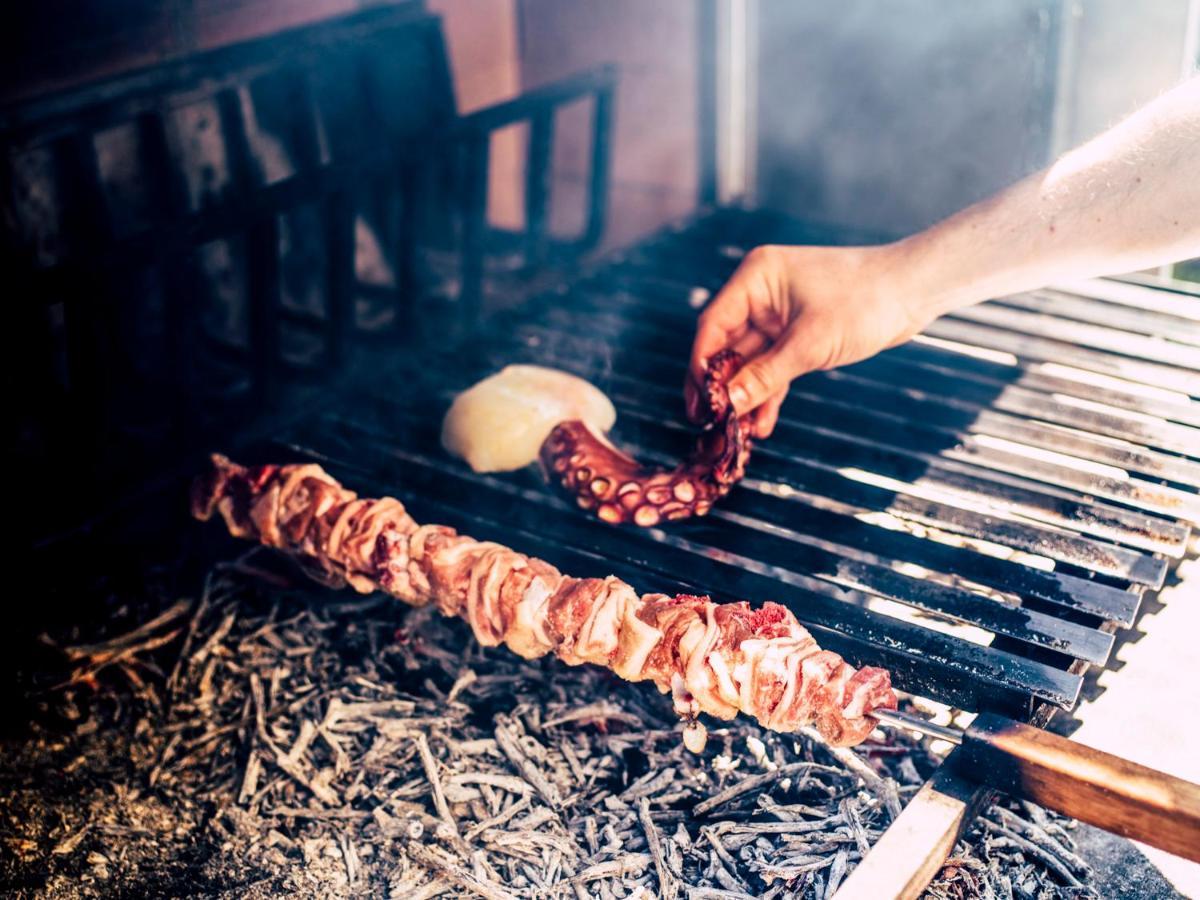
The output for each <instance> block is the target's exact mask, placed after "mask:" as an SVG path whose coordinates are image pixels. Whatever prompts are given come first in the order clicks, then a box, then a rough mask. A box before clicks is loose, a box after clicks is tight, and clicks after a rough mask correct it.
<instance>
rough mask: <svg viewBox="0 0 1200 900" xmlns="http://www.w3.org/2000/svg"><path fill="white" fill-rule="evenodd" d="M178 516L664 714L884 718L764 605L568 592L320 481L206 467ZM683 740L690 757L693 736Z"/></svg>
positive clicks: (567, 583) (562, 579)
mask: <svg viewBox="0 0 1200 900" xmlns="http://www.w3.org/2000/svg"><path fill="white" fill-rule="evenodd" d="M191 505H192V514H193V515H194V516H196V517H197V518H199V519H202V520H207V519H209V518H211V517H212V515H213V513H214V512H219V513H220V515H221V517H222V518H223V519H224V520H225V524H226V525H227V527H228V528H229V531H230V533H231V534H233V535H234V536H236V537H241V538H247V539H250V540H257V541H259V542H260V543H262V544H265V545H267V546H271V547H276V548H279V549H281V550H284V551H285V552H287V553H288V554H290V555H291V556H292V557H294V558H295V559H296V560H298V561H299V562H300V563H301V564H302V565H303V566H304V567H305V568H306V570H307V571H308V572H309V573H310V574H311V575H313V576H314V577H316V578H318V579H319V580H321V581H322V582H324V583H326V584H330V585H333V586H339V587H340V586H343V585H347V584H348V585H350V586H351V587H353V588H354V589H355V590H357V591H360V592H362V593H368V592H371V591H374V590H382V591H385V592H387V593H388V594H391V595H392V596H394V597H397V598H398V599H400V600H403V601H404V602H406V603H409V604H412V605H414V606H422V605H425V604H428V603H436V605H437V607H438V609H439V610H440V611H441V612H442V613H443V614H444V615H447V616H461V617H462V618H463V619H465V620H466V621H467V622H468V623H469V624H470V626H471V630H472V631H473V632H474V634H475V637H476V639H477V640H478V641H479V642H480V643H481V644H483V645H484V646H487V647H494V646H498V645H499V644H501V643H503V644H505V645H507V646H508V648H509V649H511V650H512V651H513V652H515V653H518V654H520V655H521V656H523V657H526V658H534V657H538V656H543V655H545V654H547V653H551V652H553V653H554V654H555V655H556V656H557V657H558V658H559V659H561V660H562V661H563V662H565V663H567V664H568V665H579V664H581V663H585V662H587V663H594V664H596V665H601V666H606V667H608V668H610V669H611V670H612V671H613V672H615V673H616V674H617V675H619V676H620V677H621V678H624V679H625V680H627V681H646V680H649V681H653V682H654V684H655V685H656V686H657V687H658V689H659V690H660V691H662V692H663V693H667V692H670V693H671V695H672V699H673V701H674V707H675V710H676V712H678V713H679V714H680V715H681V716H685V717H687V718H688V719H689V720H692V722H694V720H695V717H696V716H697V715H698V714H699V713H701V712H705V713H708V714H710V715H713V716H716V717H718V718H722V719H732V718H733V717H734V716H736V715H737V714H738V713H739V712H741V713H744V714H746V715H749V716H753V717H754V718H755V719H757V720H758V721H759V723H760V724H762V725H763V726H765V727H767V728H771V729H773V730H776V731H783V732H790V731H795V730H797V729H799V728H800V727H802V726H805V725H810V724H812V725H814V726H815V727H816V729H817V730H818V731H819V732H820V734H821V735H822V736H823V737H824V738H825V740H827V741H828V742H829V743H830V744H833V745H836V746H850V745H853V744H857V743H859V742H861V741H862V740H864V739H865V738H866V737H867V735H868V734H870V732H871V731H872V729H873V728H874V727H875V724H876V722H875V720H874V719H872V718H871V713H872V712H873V711H874V710H876V709H894V708H895V706H896V695H895V694H894V693H893V691H892V687H891V680H890V678H889V675H888V673H887V672H886V671H885V670H883V669H879V668H873V667H866V668H862V669H859V670H857V671H856V670H855V669H854V668H853V667H851V666H850V665H849V664H848V663H846V662H845V661H844V660H843V659H842V658H841V657H840V656H838V655H837V654H836V653H833V652H831V651H828V650H822V649H821V648H820V647H819V646H818V645H817V643H816V641H815V640H814V639H813V637H812V635H810V634H809V633H808V631H807V630H806V629H805V628H804V627H803V626H802V625H800V623H799V622H798V621H796V618H795V616H793V615H792V613H791V612H790V611H789V610H788V609H787V608H786V607H784V606H781V605H779V604H777V603H764V604H763V605H762V606H760V607H758V608H757V609H755V608H751V607H750V605H749V604H748V603H745V602H740V603H715V602H714V601H713V600H711V599H710V598H709V597H698V596H692V595H687V594H680V595H676V596H674V597H670V596H667V595H666V594H643V595H639V594H638V593H637V592H636V591H635V590H634V589H633V588H632V587H631V586H630V585H628V584H626V583H625V582H624V581H621V580H620V579H618V578H614V577H608V578H572V577H570V576H568V575H564V574H563V573H561V572H559V571H558V570H557V569H556V568H554V567H553V566H551V565H550V564H549V563H546V562H544V561H542V560H539V559H535V558H532V557H529V556H525V555H524V554H521V553H518V552H516V551H515V550H511V549H509V548H508V547H505V546H503V545H501V544H496V543H491V542H486V541H477V540H475V539H473V538H470V537H468V536H466V535H461V534H458V533H457V532H455V531H454V530H453V529H452V528H448V527H446V526H442V525H418V524H417V523H416V522H415V521H414V520H413V519H412V517H411V516H410V515H409V514H408V513H407V512H406V510H405V508H404V506H403V504H402V503H400V501H399V500H396V499H393V498H383V499H379V500H373V499H364V498H359V497H358V496H357V495H356V494H355V493H354V492H352V491H349V490H347V489H346V488H344V487H342V485H340V484H339V483H338V482H337V481H335V480H334V479H333V478H332V477H331V476H330V475H329V474H328V473H326V472H325V471H324V470H323V469H321V467H320V466H316V465H286V466H276V465H267V466H260V467H257V468H246V467H243V466H240V465H237V464H236V463H233V462H231V461H230V460H229V459H227V458H225V457H223V456H219V455H214V456H213V457H212V465H211V468H210V469H209V470H208V471H207V472H206V473H205V474H203V475H202V476H201V477H200V478H198V479H197V480H196V482H195V484H194V486H193V490H192V503H191ZM689 728H690V732H685V735H686V736H687V739H688V745H689V747H693V748H694V747H695V745H696V744H699V743H702V739H703V731H702V729H701V728H700V726H699V725H698V724H692V725H690V726H689Z"/></svg>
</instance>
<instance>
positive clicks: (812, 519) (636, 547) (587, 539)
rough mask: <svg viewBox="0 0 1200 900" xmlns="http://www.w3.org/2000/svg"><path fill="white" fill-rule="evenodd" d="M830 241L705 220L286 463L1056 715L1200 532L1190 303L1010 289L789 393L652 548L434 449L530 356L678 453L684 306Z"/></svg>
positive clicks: (899, 669) (1199, 337)
mask: <svg viewBox="0 0 1200 900" xmlns="http://www.w3.org/2000/svg"><path fill="white" fill-rule="evenodd" d="M820 237H821V236H820V235H814V234H812V233H809V232H805V231H803V230H802V229H800V227H799V226H795V225H792V224H790V223H781V222H779V221H777V220H771V219H767V218H766V217H762V216H755V215H751V214H747V213H741V212H733V211H723V212H718V213H716V214H714V215H712V216H710V217H707V218H704V219H701V220H700V221H698V222H695V223H692V224H691V225H690V226H689V227H686V228H682V229H677V230H674V231H671V232H669V233H667V234H665V235H663V236H660V237H659V238H657V239H655V240H653V241H650V242H647V243H646V244H644V245H642V246H640V247H638V248H636V249H635V250H633V251H631V252H629V253H628V254H625V255H624V256H622V257H618V258H616V259H610V260H608V261H606V262H605V263H604V264H602V265H600V266H598V267H597V268H595V269H594V270H592V271H590V272H588V273H585V274H584V275H583V276H582V277H581V278H580V279H578V280H577V281H576V282H575V283H573V284H572V285H570V286H565V287H563V288H561V289H559V290H556V291H554V292H551V293H550V294H547V295H545V296H542V297H540V298H538V299H537V300H535V301H533V302H531V303H528V304H525V305H524V306H523V307H522V310H521V311H520V312H519V313H514V314H506V315H505V316H502V317H499V318H497V319H496V320H494V321H493V322H492V323H491V325H490V327H489V328H488V331H489V337H488V338H487V339H486V340H481V341H479V342H478V343H476V344H475V345H473V346H471V347H468V348H466V349H462V348H459V349H457V350H456V351H455V352H453V353H439V352H437V351H436V349H430V350H429V351H428V352H427V353H425V354H424V355H421V356H418V357H410V358H408V359H406V360H404V361H402V362H401V363H400V364H399V367H398V370H397V371H396V372H395V373H393V377H389V378H381V379H379V380H378V381H377V387H375V388H373V389H370V390H369V391H368V394H367V396H366V397H363V396H359V395H355V396H354V398H353V399H352V400H351V399H349V398H346V400H345V401H344V402H343V401H339V402H338V403H335V404H334V405H333V406H331V407H330V409H328V410H326V411H324V412H321V413H319V414H317V415H314V416H313V417H312V418H311V419H310V420H308V421H306V422H304V423H303V424H302V425H300V426H297V427H296V428H295V429H294V430H292V431H291V432H289V433H287V434H285V435H282V436H280V438H279V444H280V445H282V446H285V447H287V448H288V449H289V450H290V451H291V452H293V453H298V454H300V455H303V456H309V457H314V458H317V459H319V460H320V461H322V462H323V463H324V464H325V465H326V466H327V467H328V468H330V470H331V471H333V472H334V473H335V474H337V475H339V476H341V477H343V478H344V479H346V480H347V481H348V482H349V483H350V484H352V485H355V486H356V487H358V488H360V489H363V490H368V489H370V490H373V491H387V492H390V493H395V494H397V495H399V496H401V497H403V499H404V500H405V502H406V504H408V505H409V506H410V508H412V510H413V512H414V514H415V515H416V516H417V517H418V519H419V520H424V521H437V522H444V523H446V524H450V525H453V526H455V527H457V528H459V529H461V530H463V531H465V532H467V533H470V534H472V535H475V536H477V537H480V538H485V539H494V540H500V541H503V542H505V543H507V544H509V545H511V546H513V547H516V548H518V549H520V550H522V551H525V552H529V553H532V554H535V555H538V556H541V557H543V558H545V559H548V560H549V561H551V562H553V563H555V564H556V565H559V566H560V567H561V568H563V569H564V570H566V571H569V572H571V573H572V574H578V575H604V574H616V575H619V576H621V577H623V578H625V579H626V580H628V581H630V582H631V583H633V584H635V585H636V586H638V587H639V588H640V589H642V590H663V591H669V592H675V591H689V592H706V593H712V594H713V595H714V596H717V597H719V598H724V599H730V598H748V599H751V600H756V601H761V600H766V599H773V600H777V601H780V602H783V603H786V604H788V605H789V606H791V608H792V609H793V610H794V611H795V613H796V615H797V616H798V618H799V619H800V620H801V621H802V622H804V623H805V624H806V625H808V626H809V627H810V628H811V629H812V631H813V633H814V635H815V636H816V637H817V639H818V640H819V641H821V642H822V643H823V644H824V645H825V646H828V647H829V648H831V649H834V650H837V651H839V652H841V653H842V654H843V655H845V656H846V657H847V658H848V659H850V660H851V661H853V662H855V663H856V664H863V663H872V664H876V665H883V666H886V667H888V668H889V669H891V670H892V672H893V676H894V679H895V681H896V683H897V684H898V686H900V687H901V688H903V689H905V690H908V691H911V692H913V693H917V694H922V695H925V696H928V697H931V698H933V699H937V700H940V701H943V702H947V703H951V704H954V705H956V706H959V707H962V708H966V709H980V708H988V709H993V710H998V711H1002V712H1006V713H1009V714H1013V715H1019V716H1029V715H1030V714H1031V713H1032V712H1033V709H1034V708H1035V706H1036V705H1037V704H1038V703H1041V702H1045V703H1049V704H1053V705H1055V706H1059V707H1065V708H1070V707H1072V706H1073V705H1074V704H1075V702H1076V701H1077V699H1078V696H1079V691H1080V687H1081V683H1082V678H1083V672H1084V670H1085V669H1086V667H1087V665H1089V664H1103V663H1104V662H1105V661H1106V660H1107V658H1108V655H1109V652H1110V650H1111V647H1112V643H1113V638H1112V631H1113V629H1114V627H1115V625H1117V624H1121V625H1129V624H1131V623H1132V622H1133V620H1134V617H1135V616H1136V614H1137V611H1138V607H1139V604H1140V602H1141V598H1142V595H1143V593H1144V592H1145V591H1146V590H1154V589H1157V588H1159V587H1161V586H1162V584H1163V582H1164V579H1165V577H1166V575H1167V571H1168V563H1169V561H1170V559H1172V558H1178V557H1181V556H1183V555H1184V554H1185V553H1186V552H1187V550H1188V542H1189V538H1190V535H1191V529H1192V527H1193V525H1194V524H1195V523H1197V522H1200V495H1198V493H1197V488H1200V427H1198V426H1200V402H1198V401H1197V400H1196V399H1195V398H1196V397H1200V302H1196V303H1194V304H1191V300H1192V298H1189V297H1184V296H1182V295H1178V294H1174V293H1172V292H1170V291H1166V290H1156V289H1151V288H1147V287H1141V286H1135V285H1131V284H1126V283H1119V282H1097V283H1095V284H1094V285H1089V286H1087V287H1086V288H1077V287H1076V288H1072V289H1070V290H1061V291H1060V290H1055V291H1040V292H1036V293H1033V294H1029V295H1023V296H1020V297H1014V298H1005V299H1003V300H999V301H994V302H992V303H988V304H985V305H983V306H981V307H978V308H976V309H974V310H967V311H964V312H963V313H961V314H957V315H955V316H952V317H949V318H946V319H943V320H941V321H939V322H938V323H935V325H933V326H932V327H931V328H930V329H929V330H928V331H927V332H926V335H925V336H923V337H922V338H919V339H918V341H917V342H914V343H912V344H909V345H907V346H905V347H901V348H899V349H897V350H893V351H890V352H888V353H885V354H883V355H882V356H880V357H877V358H875V359H873V360H870V361H868V362H865V363H861V364H859V365H856V366H851V367H849V368H846V369H843V370H839V371H836V372H829V373H819V374H815V375H812V376H808V377H806V378H804V379H801V380H800V381H798V382H797V383H796V384H795V385H794V386H793V389H792V391H791V393H790V395H789V398H788V401H787V403H786V404H785V405H784V407H783V413H782V417H781V420H780V425H779V427H778V429H777V431H776V433H775V435H774V436H773V437H772V438H771V439H770V440H768V441H765V442H762V443H760V444H759V445H758V446H757V447H756V450H755V454H754V456H753V458H752V461H751V464H750V467H749V470H748V477H747V478H746V480H745V481H744V482H743V483H742V484H741V485H740V486H739V487H738V488H736V489H735V490H734V491H733V492H732V493H731V494H730V495H729V497H728V498H726V500H725V501H723V502H722V503H721V504H719V505H718V506H717V508H716V509H714V511H713V512H712V513H711V514H710V515H709V516H708V517H706V518H704V519H699V520H693V521H689V522H683V523H677V524H673V525H672V526H671V527H670V528H668V529H649V530H638V529H632V528H622V529H618V528H613V527H611V526H608V525H604V524H602V523H600V522H597V521H594V520H592V519H591V518H589V517H588V516H587V515H586V514H585V513H583V512H582V511H580V510H578V509H576V508H575V507H574V506H573V505H571V504H570V503H568V502H566V501H565V500H564V499H563V498H562V497H561V496H560V495H559V494H558V493H557V491H556V490H555V489H553V488H550V487H547V486H545V485H544V484H542V483H541V481H540V479H538V478H537V477H536V475H534V474H533V473H531V472H524V473H518V474H516V475H512V476H495V477H492V476H481V475H476V474H474V473H472V472H470V471H469V470H468V469H467V468H465V466H463V465H461V464H459V463H457V462H456V461H454V460H451V459H449V458H447V456H446V454H445V453H444V452H443V451H442V450H441V449H440V447H439V445H438V441H437V432H438V428H439V425H440V421H441V416H442V414H443V412H444V410H445V408H446V406H447V404H448V402H449V400H450V398H451V397H452V396H453V394H454V393H456V392H457V391H459V390H461V389H462V388H464V387H466V386H467V385H468V384H470V383H472V382H473V381H475V380H477V379H478V378H480V377H482V376H483V375H485V374H487V373H489V372H492V371H495V369H497V368H498V367H500V366H502V365H504V364H506V363H510V362H517V361H528V362H539V363H543V364H547V365H553V366H557V367H560V368H564V369H568V370H570V371H574V372H576V373H578V374H580V375H583V376H585V377H587V378H589V379H590V380H592V381H593V382H594V383H596V384H597V385H598V386H600V387H601V388H602V389H604V390H605V391H606V392H607V393H608V394H609V395H610V396H611V397H612V399H613V401H614V402H615V403H616V405H617V408H618V420H617V427H616V430H615V432H614V436H615V438H616V440H617V441H618V443H620V444H622V445H623V446H625V447H626V448H628V449H630V450H631V451H632V452H634V453H635V455H637V456H638V457H639V458H644V459H647V460H660V461H667V460H670V459H672V458H675V457H677V456H678V455H679V454H680V453H681V452H682V450H683V448H684V447H685V446H686V444H687V441H688V440H689V439H690V436H691V433H692V432H691V428H690V427H689V426H688V425H687V424H686V422H685V421H684V419H683V414H682V409H681V400H680V386H681V384H682V381H683V373H684V365H685V361H686V359H687V355H688V349H689V345H690V340H691V337H692V334H693V329H694V317H695V314H696V310H695V307H696V306H697V305H698V304H697V302H696V301H697V299H702V298H703V296H704V295H705V293H706V292H711V291H713V290H715V289H716V288H717V287H719V285H720V284H721V283H722V281H723V280H724V279H725V278H726V277H727V276H728V275H729V273H730V272H731V271H732V270H733V268H734V267H735V266H736V264H737V256H738V254H737V253H735V252H733V251H732V250H731V248H730V247H729V246H728V244H729V243H730V242H731V241H732V242H735V243H736V244H738V245H740V246H747V247H748V246H752V245H753V244H756V243H762V242H766V241H771V240H775V241H779V240H790V241H814V242H815V241H816V240H819V239H820ZM826 237H827V235H826Z"/></svg>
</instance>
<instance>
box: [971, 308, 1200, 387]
mask: <svg viewBox="0 0 1200 900" xmlns="http://www.w3.org/2000/svg"><path fill="white" fill-rule="evenodd" d="M949 318H950V319H953V320H955V321H962V322H974V323H976V324H978V325H990V326H994V327H996V328H1003V329H1004V330H1006V331H1011V332H1015V333H1017V334H1023V335H1030V336H1032V337H1038V338H1049V339H1051V340H1056V341H1069V342H1070V343H1071V344H1072V345H1074V346H1077V347H1090V348H1092V349H1093V350H1104V351H1108V352H1110V353H1116V354H1120V355H1121V356H1123V357H1130V358H1131V359H1140V360H1150V361H1153V362H1155V363H1164V364H1166V365H1169V366H1174V367H1177V368H1179V369H1186V370H1190V371H1192V372H1200V353H1197V352H1196V348H1195V347H1190V346H1188V345H1186V344H1180V343H1176V342H1175V341H1168V340H1164V339H1163V338H1157V337H1145V336H1143V335H1140V334H1130V333H1129V332H1127V331H1119V330H1117V329H1116V328H1107V327H1105V326H1103V325H1093V324H1090V323H1087V322H1079V321H1076V320H1074V319H1064V318H1060V317H1058V316H1054V315H1051V314H1050V313H1048V312H1040V313H1038V312H1027V311H1025V310H1020V309H1013V308H1011V307H1007V306H1003V305H1001V304H999V303H997V302H995V301H993V302H990V303H981V304H979V305H978V306H968V307H964V308H963V309H960V310H956V311H955V312H953V313H951V314H950V315H949ZM1180 327H1181V328H1184V329H1186V327H1187V326H1186V324H1184V325H1181V326H1180Z"/></svg>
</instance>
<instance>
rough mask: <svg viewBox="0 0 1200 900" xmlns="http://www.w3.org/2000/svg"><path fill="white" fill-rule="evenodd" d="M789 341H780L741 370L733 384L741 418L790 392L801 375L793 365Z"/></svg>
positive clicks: (731, 393)
mask: <svg viewBox="0 0 1200 900" xmlns="http://www.w3.org/2000/svg"><path fill="white" fill-rule="evenodd" d="M790 356H791V354H789V353H788V348H787V341H786V340H783V341H777V342H776V343H775V344H774V346H772V347H771V348H770V349H769V350H766V351H765V352H763V353H760V354H759V355H758V356H756V357H754V359H752V360H750V362H748V363H746V365H744V366H742V368H740V369H739V370H738V373H737V375H735V376H734V377H733V380H732V381H731V382H730V383H729V400H730V402H732V403H733V408H734V409H735V410H736V411H737V414H738V415H739V416H744V415H745V414H746V413H748V412H750V411H751V410H754V409H758V407H759V406H761V405H762V404H763V403H765V402H766V401H767V400H768V399H769V398H770V397H771V396H772V395H773V394H777V393H779V392H780V391H784V390H787V386H788V383H789V382H790V381H791V380H792V378H793V377H794V376H795V375H796V374H798V373H797V372H796V371H794V369H795V366H794V365H793V364H792V362H791V361H790Z"/></svg>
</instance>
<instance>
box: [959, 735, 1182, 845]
mask: <svg viewBox="0 0 1200 900" xmlns="http://www.w3.org/2000/svg"><path fill="white" fill-rule="evenodd" d="M955 756H956V757H957V758H958V759H959V768H960V771H962V772H963V774H964V775H966V776H968V777H970V778H972V779H974V780H976V781H979V782H983V783H985V784H988V785H991V786H993V787H996V788H999V789H1000V790H1002V791H1004V792H1005V793H1009V794H1013V795H1014V796H1018V797H1024V798H1026V799H1028V800H1032V801H1033V802H1035V803H1037V804H1039V805H1041V806H1044V807H1046V808H1048V809H1053V810H1057V811H1058V812H1061V813H1065V814H1067V815H1069V816H1073V817H1074V818H1076V819H1080V820H1081V821H1084V822H1088V823H1090V824H1092V825H1096V826H1098V827H1100V828H1103V829H1104V830H1105V831H1111V832H1113V833H1114V834H1119V835H1122V836H1124V837H1127V838H1132V839H1133V840H1137V841H1142V842H1143V843H1146V844H1150V845H1152V846H1154V847H1159V848H1160V849H1162V850H1166V851H1167V852H1168V853H1174V854H1176V855H1177V856H1183V857H1186V858H1187V859H1191V860H1195V861H1197V862H1200V785H1196V784H1192V783H1191V782H1190V781H1184V780H1183V779H1181V778H1176V777H1175V776H1173V775H1168V774H1166V773H1165V772H1159V771H1157V770H1156V769H1151V768H1148V767H1146V766H1140V765H1138V764H1137V763H1132V762H1129V761H1128V760H1124V759H1121V758H1120V757H1118V756H1113V755H1112V754H1111V753H1104V752H1102V751H1100V750H1095V749H1093V748H1091V747H1086V746H1084V745H1083V744H1077V743H1075V742H1074V741H1069V740H1067V739H1066V738H1062V737H1059V736H1058V735H1056V734H1050V733H1049V732H1047V731H1042V730H1041V729H1040V728H1033V727H1032V726H1029V725H1022V724H1021V723H1020V722H1014V721H1013V720H1012V719H1006V718H1004V717H1003V716H996V715H992V714H990V713H984V714H982V715H980V716H979V717H978V718H977V719H976V720H975V721H974V722H973V723H972V724H971V727H970V728H968V729H967V733H966V735H965V736H964V739H963V743H962V752H961V753H956V754H955Z"/></svg>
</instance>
